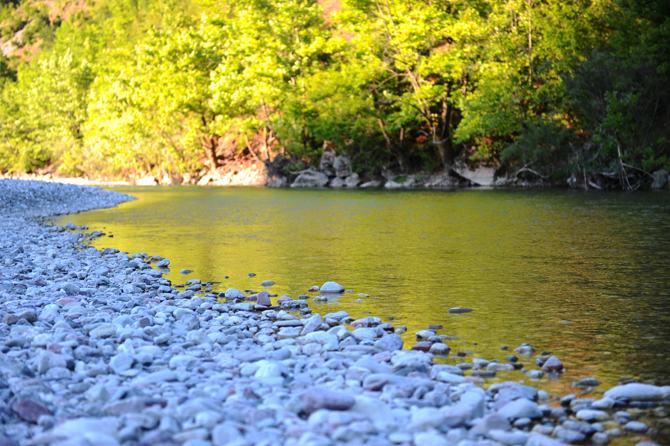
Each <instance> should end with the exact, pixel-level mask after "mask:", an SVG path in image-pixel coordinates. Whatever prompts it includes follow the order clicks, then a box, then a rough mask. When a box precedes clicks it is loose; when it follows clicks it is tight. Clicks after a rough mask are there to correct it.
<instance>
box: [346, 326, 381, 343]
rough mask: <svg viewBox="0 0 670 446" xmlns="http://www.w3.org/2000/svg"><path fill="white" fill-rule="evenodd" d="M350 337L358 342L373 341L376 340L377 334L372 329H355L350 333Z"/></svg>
mask: <svg viewBox="0 0 670 446" xmlns="http://www.w3.org/2000/svg"><path fill="white" fill-rule="evenodd" d="M351 335H352V336H353V337H354V338H356V339H357V340H358V341H363V340H373V339H376V338H377V332H376V331H375V330H373V329H372V328H366V327H362V328H357V329H356V330H354V331H352V332H351Z"/></svg>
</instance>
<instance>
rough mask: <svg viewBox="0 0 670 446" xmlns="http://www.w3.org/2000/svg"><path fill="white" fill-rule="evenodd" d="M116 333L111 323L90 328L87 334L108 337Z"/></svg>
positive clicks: (93, 336) (94, 336)
mask: <svg viewBox="0 0 670 446" xmlns="http://www.w3.org/2000/svg"><path fill="white" fill-rule="evenodd" d="M115 334H116V327H115V326H113V325H112V324H102V325H99V326H97V327H95V328H94V329H93V330H91V331H90V332H89V333H88V335H89V336H90V337H92V338H108V337H110V336H114V335H115Z"/></svg>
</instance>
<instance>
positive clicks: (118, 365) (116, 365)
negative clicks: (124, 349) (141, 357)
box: [109, 353, 133, 375]
mask: <svg viewBox="0 0 670 446" xmlns="http://www.w3.org/2000/svg"><path fill="white" fill-rule="evenodd" d="M132 365H133V358H131V357H130V356H128V355H127V354H125V353H120V354H118V355H116V356H113V357H112V358H111V359H110V360H109V368H110V369H112V370H113V371H114V373H116V374H117V375H118V374H119V373H123V372H125V371H126V370H128V369H130V367H132Z"/></svg>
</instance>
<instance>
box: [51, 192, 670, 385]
mask: <svg viewBox="0 0 670 446" xmlns="http://www.w3.org/2000/svg"><path fill="white" fill-rule="evenodd" d="M114 190H117V191H120V192H124V193H128V194H130V195H133V196H135V197H137V198H138V200H137V201H134V202H130V203H126V204H122V205H121V206H119V207H118V208H113V209H103V210H97V211H92V212H86V213H82V214H78V215H69V216H64V217H61V218H58V219H57V220H56V223H58V224H64V223H66V222H69V221H71V222H73V223H75V224H77V225H86V226H88V227H89V228H90V230H101V231H105V232H107V233H108V234H113V238H109V237H102V238H100V239H98V240H97V241H96V242H95V243H94V245H95V246H96V247H98V248H104V247H113V248H118V249H120V250H123V251H127V252H128V253H130V254H132V253H135V252H146V253H148V254H151V255H161V256H164V257H166V258H169V259H170V260H171V262H172V263H171V265H170V267H171V272H170V273H169V274H166V275H165V277H167V278H168V279H170V280H172V283H173V284H179V283H184V282H185V281H186V280H188V279H191V278H200V279H202V280H203V282H204V281H220V282H222V283H221V284H219V285H216V286H215V288H214V291H225V290H226V289H227V288H238V289H241V290H254V291H261V290H262V289H263V288H262V287H260V286H259V284H260V282H261V281H263V280H272V281H274V282H276V285H275V286H273V287H272V288H270V289H269V291H270V292H271V293H277V294H279V295H282V294H288V295H289V296H291V297H292V298H297V297H298V296H299V295H300V294H301V293H306V292H307V290H308V289H309V288H310V287H311V286H312V285H319V286H320V285H322V284H323V283H324V282H326V281H336V282H338V283H340V284H342V285H343V286H344V287H345V288H347V289H351V290H352V291H353V293H352V294H344V295H343V296H342V297H341V298H340V299H339V300H338V301H336V302H328V303H314V302H313V301H312V300H310V307H311V308H312V310H313V311H314V312H318V313H321V314H322V315H325V314H326V313H328V312H332V311H338V310H346V311H348V312H349V314H350V315H351V316H352V317H354V318H358V317H363V316H366V315H374V316H380V317H381V318H382V319H383V320H384V321H390V322H391V323H393V324H394V325H395V326H400V325H406V326H407V327H408V332H407V333H406V334H405V335H404V339H405V346H406V347H409V346H411V345H413V343H414V342H415V337H414V333H415V332H416V331H418V330H421V329H424V328H426V326H427V325H429V324H440V325H443V326H444V328H443V330H441V331H440V332H439V334H448V335H453V336H458V337H460V338H461V339H459V340H454V341H451V342H449V343H448V344H449V345H450V347H451V350H452V354H453V353H456V352H458V351H466V352H470V353H471V354H473V355H474V356H475V357H482V358H485V359H489V360H492V359H499V360H502V359H503V358H505V357H507V356H509V355H510V354H513V352H505V351H501V346H503V345H507V346H510V348H511V349H513V348H514V347H516V346H518V345H519V344H521V343H523V342H528V343H530V344H531V345H533V346H535V347H536V348H537V349H538V350H539V351H550V352H552V353H553V354H555V355H557V356H558V357H559V358H560V359H561V360H562V361H563V363H564V365H565V367H566V369H567V372H566V373H565V374H564V375H563V377H562V378H561V379H559V380H558V381H555V382H549V381H548V380H547V379H546V378H544V379H543V380H542V381H541V382H536V383H535V385H538V386H540V387H542V388H545V389H547V390H550V391H555V392H562V393H567V392H570V391H572V392H574V391H575V390H574V389H572V387H571V386H572V383H573V381H574V380H576V379H579V378H586V377H596V378H598V379H599V380H601V381H602V382H603V385H601V386H600V387H599V388H598V389H597V391H598V392H597V393H599V392H601V391H604V390H606V389H607V388H609V387H612V386H613V385H616V383H617V381H619V380H620V379H622V378H626V377H634V378H638V379H642V380H644V381H645V382H648V383H655V384H664V385H668V384H670V194H668V193H663V192H656V193H651V192H649V193H635V194H625V193H614V192H607V193H605V192H602V193H601V192H576V191H566V190H560V191H553V190H542V191H537V190H510V191H506V190H459V191H392V192H391V191H380V190H351V191H338V190H293V189H265V188H202V187H188V186H186V187H185V186H180V187H155V188H151V187H146V188H140V187H137V188H115V189H114ZM182 268H188V269H192V270H194V272H193V273H192V274H190V275H188V276H183V275H181V274H180V273H179V271H180V270H181V269H182ZM250 272H253V273H256V274H257V276H256V277H253V278H249V277H248V276H247V273H250ZM225 276H229V278H228V279H224V277H225ZM359 293H366V294H369V295H370V297H369V298H365V299H364V302H359V303H356V302H355V301H356V300H357V299H361V297H360V296H358V294H359ZM308 294H309V293H308ZM311 295H312V296H313V295H314V293H311ZM452 307H465V308H471V309H473V310H474V311H473V312H472V313H467V314H450V313H448V312H447V310H448V309H449V308H452ZM390 318H393V319H392V320H390ZM470 358H472V356H468V357H466V358H465V360H469V359H470ZM521 360H522V362H524V364H526V365H527V366H528V367H530V366H531V365H532V366H533V367H534V365H533V359H527V358H521ZM441 361H444V362H448V363H456V362H459V361H462V359H461V358H456V357H453V355H452V357H451V358H448V359H443V360H441ZM499 378H500V379H513V380H516V381H519V380H523V379H524V378H525V376H524V375H522V374H520V373H519V372H511V373H508V374H499ZM496 379H498V378H496ZM489 381H491V380H489ZM526 382H527V383H529V381H528V380H527V379H526ZM531 384H533V383H531Z"/></svg>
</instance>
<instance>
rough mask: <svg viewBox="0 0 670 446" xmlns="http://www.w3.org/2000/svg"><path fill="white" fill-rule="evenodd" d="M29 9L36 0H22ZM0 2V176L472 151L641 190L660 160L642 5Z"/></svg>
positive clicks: (479, 0)
mask: <svg viewBox="0 0 670 446" xmlns="http://www.w3.org/2000/svg"><path fill="white" fill-rule="evenodd" d="M40 5H41V6H40ZM323 6H325V8H324V7H322V6H321V5H320V4H319V3H317V2H316V1H314V0H236V1H231V0H223V1H218V2H216V3H214V2H210V1H208V0H139V1H131V0H121V1H119V0H98V1H95V2H81V1H80V2H76V3H75V2H70V1H68V0H61V1H60V2H58V1H57V2H55V4H53V5H52V6H51V7H50V8H51V9H49V7H47V6H45V5H42V4H39V3H31V2H29V1H28V0H22V1H21V2H18V1H17V2H13V1H4V2H3V3H2V4H1V5H0V27H1V34H0V35H1V36H2V41H3V42H4V44H3V51H4V55H3V56H1V57H0V89H1V90H0V139H1V140H2V143H1V144H0V171H3V172H7V171H27V172H30V171H33V170H35V169H38V168H40V167H41V166H44V165H46V164H49V163H50V164H52V165H58V166H59V169H60V171H61V172H62V173H65V174H68V175H82V174H87V175H96V174H102V173H105V174H112V175H122V174H124V173H128V172H131V171H135V172H147V173H154V174H161V173H183V172H189V171H197V170H200V169H203V168H208V169H216V168H217V167H218V166H219V164H220V163H221V160H220V158H219V153H220V150H221V147H222V145H223V143H224V141H225V140H226V137H227V136H229V135H236V136H237V141H238V143H237V144H238V145H239V149H240V150H242V149H244V148H245V147H246V146H248V144H249V143H248V141H250V140H252V139H253V138H255V137H256V138H257V139H258V138H259V137H260V138H261V140H262V142H263V145H264V147H265V148H266V150H268V151H270V150H273V151H275V152H276V151H281V152H282V153H283V154H284V156H285V157H288V158H292V159H293V161H296V162H297V161H299V160H300V161H303V162H306V163H309V162H315V160H317V159H318V156H319V155H320V154H321V151H322V150H323V148H324V147H325V146H328V147H335V148H336V149H337V150H338V151H340V152H342V153H346V154H348V155H349V156H350V157H351V158H352V160H353V165H354V168H355V169H356V170H358V171H359V172H361V173H369V174H375V173H379V172H380V171H381V170H382V169H391V170H394V171H397V172H409V171H416V170H426V171H432V170H439V169H450V168H452V167H453V166H454V165H456V164H459V163H460V164H463V163H466V164H467V163H469V164H481V163H483V164H485V165H488V166H495V167H497V168H501V169H503V170H507V171H509V172H526V173H528V174H530V175H535V176H539V177H540V178H543V179H547V180H549V181H561V180H565V179H566V178H572V181H580V182H583V183H584V184H588V183H589V182H591V181H595V180H594V179H595V178H597V177H598V176H600V178H601V179H602V178H605V179H607V180H608V181H611V182H613V183H616V184H617V185H618V186H621V187H624V188H630V189H634V188H639V187H644V185H645V184H647V183H648V179H649V177H650V175H649V174H650V173H651V172H653V171H654V170H656V169H659V168H663V167H670V159H669V156H670V154H669V153H668V152H669V149H670V147H669V145H670V142H669V140H668V137H669V134H670V82H669V81H670V56H669V55H670V48H669V46H670V10H668V8H667V7H666V6H665V3H664V2H654V1H647V0H598V1H596V0H560V1H559V0H474V1H471V0H468V1H465V0H447V1H441V2H436V1H433V0H342V1H341V2H340V1H332V2H331V3H329V4H327V5H326V4H325V3H323Z"/></svg>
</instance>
